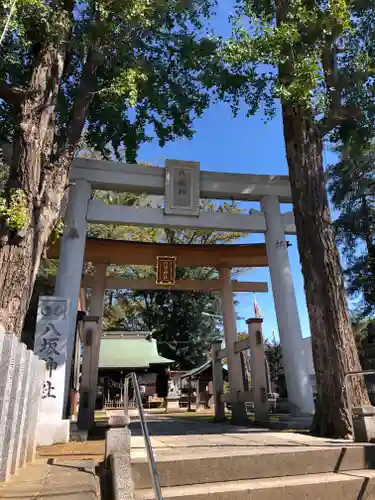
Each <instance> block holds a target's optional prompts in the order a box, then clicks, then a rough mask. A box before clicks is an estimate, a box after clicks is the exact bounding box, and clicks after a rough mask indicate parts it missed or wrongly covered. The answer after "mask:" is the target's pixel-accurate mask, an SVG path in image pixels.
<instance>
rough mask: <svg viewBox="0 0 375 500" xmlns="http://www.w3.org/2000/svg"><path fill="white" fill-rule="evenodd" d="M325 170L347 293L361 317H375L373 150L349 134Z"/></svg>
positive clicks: (372, 147)
mask: <svg viewBox="0 0 375 500" xmlns="http://www.w3.org/2000/svg"><path fill="white" fill-rule="evenodd" d="M338 153H339V154H340V161H339V162H337V164H336V165H333V166H332V167H331V168H330V170H329V174H330V177H329V181H330V182H329V190H330V194H331V198H332V202H333V205H334V207H335V208H336V209H338V210H339V216H338V218H337V219H336V220H335V223H334V224H335V228H336V235H337V240H338V243H339V245H340V246H341V248H342V250H343V255H344V258H345V263H346V269H345V277H346V279H347V290H348V292H349V293H350V294H351V295H353V296H354V297H356V298H358V299H359V300H358V302H359V311H357V313H358V312H360V313H361V315H362V316H364V317H366V316H368V315H373V314H374V313H375V241H374V239H375V163H374V162H375V147H374V144H373V143H372V141H371V142H370V143H368V141H362V140H360V137H358V134H351V135H350V137H349V138H348V140H346V141H345V142H342V143H341V144H340V145H339V147H338Z"/></svg>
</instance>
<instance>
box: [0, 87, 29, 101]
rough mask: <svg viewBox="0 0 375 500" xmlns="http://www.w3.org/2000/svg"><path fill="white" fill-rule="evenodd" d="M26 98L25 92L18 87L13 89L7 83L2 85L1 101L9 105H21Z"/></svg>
mask: <svg viewBox="0 0 375 500" xmlns="http://www.w3.org/2000/svg"><path fill="white" fill-rule="evenodd" d="M25 96H26V92H25V90H22V89H20V88H17V87H12V86H11V85H7V84H6V83H1V84H0V99H3V100H4V101H6V102H8V103H9V104H14V105H18V106H19V105H20V104H21V103H22V101H23V99H24V98H25Z"/></svg>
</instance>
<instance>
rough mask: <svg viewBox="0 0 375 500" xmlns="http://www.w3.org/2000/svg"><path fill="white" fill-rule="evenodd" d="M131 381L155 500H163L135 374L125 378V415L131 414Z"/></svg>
mask: <svg viewBox="0 0 375 500" xmlns="http://www.w3.org/2000/svg"><path fill="white" fill-rule="evenodd" d="M130 379H132V382H133V388H134V395H135V400H136V402H137V405H138V409H139V417H140V421H141V429H142V434H143V437H144V440H145V445H146V452H147V459H148V465H149V468H150V473H151V480H152V486H153V489H154V493H155V499H156V500H163V495H162V493H161V488H160V481H159V476H158V472H157V470H156V462H155V455H154V452H153V449H152V445H151V439H150V434H149V432H148V428H147V424H146V418H145V412H144V409H143V404H142V396H141V391H140V389H139V384H138V379H137V375H136V374H135V373H134V372H132V373H130V374H129V375H127V376H126V377H125V380H124V411H125V415H126V416H128V414H129V404H128V402H129V380H130Z"/></svg>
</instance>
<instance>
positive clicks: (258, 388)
mask: <svg viewBox="0 0 375 500" xmlns="http://www.w3.org/2000/svg"><path fill="white" fill-rule="evenodd" d="M262 322H263V320H262V319H260V318H250V319H248V320H247V321H246V324H247V328H248V335H249V346H250V365H251V381H252V385H253V401H254V413H255V420H256V421H257V422H264V421H266V420H268V396H267V385H268V384H267V370H266V363H265V358H264V343H263V335H262Z"/></svg>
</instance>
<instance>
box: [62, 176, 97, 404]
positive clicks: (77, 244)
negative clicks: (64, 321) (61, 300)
mask: <svg viewBox="0 0 375 500" xmlns="http://www.w3.org/2000/svg"><path fill="white" fill-rule="evenodd" d="M90 198H91V185H90V183H88V182H87V181H84V180H78V181H76V182H75V184H74V185H72V186H71V188H70V191H69V203H68V206H67V209H66V215H65V229H64V234H63V236H62V239H61V246H60V259H59V267H58V271H57V276H56V286H55V295H56V296H57V297H65V298H67V299H69V303H70V306H69V334H68V338H67V363H66V375H65V388H64V402H65V406H64V408H66V403H67V401H68V397H69V384H70V373H71V362H72V356H73V350H74V344H75V332H76V318H77V307H78V300H79V293H80V288H81V279H82V273H83V264H84V254H85V243H86V233H87V221H86V214H87V210H88V204H89V201H90Z"/></svg>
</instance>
